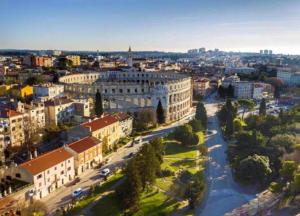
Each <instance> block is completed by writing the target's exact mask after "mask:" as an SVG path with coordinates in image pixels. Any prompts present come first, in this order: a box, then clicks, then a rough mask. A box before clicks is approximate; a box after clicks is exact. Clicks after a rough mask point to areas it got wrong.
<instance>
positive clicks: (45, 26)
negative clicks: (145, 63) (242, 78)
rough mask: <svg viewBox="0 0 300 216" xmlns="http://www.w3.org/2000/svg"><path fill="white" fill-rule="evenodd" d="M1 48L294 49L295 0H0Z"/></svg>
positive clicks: (298, 19) (297, 33)
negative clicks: (21, 0) (42, 0)
mask: <svg viewBox="0 0 300 216" xmlns="http://www.w3.org/2000/svg"><path fill="white" fill-rule="evenodd" d="M0 4H1V7H2V11H3V12H2V13H1V14H0V27H1V29H3V30H4V31H3V32H2V34H1V35H0V48H1V49H59V50H86V51H96V50H100V51H123V50H124V51H126V50H128V46H129V45H131V46H132V47H133V50H140V51H153V50H159V51H175V52H186V51H187V50H188V49H192V48H199V47H206V48H207V49H214V48H219V49H220V50H224V51H242V52H246V51H247V52H259V50H260V49H270V50H274V53H285V54H299V53H300V41H299V40H298V38H299V37H300V30H299V29H300V28H299V27H300V15H299V14H298V11H299V7H300V2H299V1H296V0H289V1H284V2H283V1H279V0H272V1H271V0H267V1H258V0H254V1H251V2H244V1H241V0H226V1H223V2H219V1H217V0H213V1H203V0H200V1H196V0H188V1H184V2H183V1H178V0H173V1H171V0H165V1H158V0H151V1H146V2H145V1H136V0H126V1H121V0H116V1H114V2H111V1H107V0H87V1H83V0H64V1H57V0H54V1H51V2H47V3H45V2H42V3H41V2H39V1H36V0H30V1H26V2H19V1H16V0H13V1H6V0H3V1H1V3H0Z"/></svg>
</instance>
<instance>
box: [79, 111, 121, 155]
mask: <svg viewBox="0 0 300 216" xmlns="http://www.w3.org/2000/svg"><path fill="white" fill-rule="evenodd" d="M81 126H82V127H84V128H87V129H89V131H90V133H91V135H92V136H93V137H95V138H97V139H99V140H100V141H102V143H103V146H104V147H103V148H105V149H112V148H113V146H114V144H116V143H117V142H118V141H119V139H120V138H121V137H122V135H123V132H122V129H121V126H120V122H119V120H118V118H116V117H115V116H113V115H106V116H103V117H101V118H96V119H95V120H92V121H90V122H86V123H83V124H82V125H81Z"/></svg>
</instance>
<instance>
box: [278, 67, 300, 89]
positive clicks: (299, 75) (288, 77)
mask: <svg viewBox="0 0 300 216" xmlns="http://www.w3.org/2000/svg"><path fill="white" fill-rule="evenodd" d="M277 78H278V79H280V80H282V81H283V83H284V84H285V85H288V86H295V85H300V72H296V71H293V70H292V69H290V68H281V69H278V71H277Z"/></svg>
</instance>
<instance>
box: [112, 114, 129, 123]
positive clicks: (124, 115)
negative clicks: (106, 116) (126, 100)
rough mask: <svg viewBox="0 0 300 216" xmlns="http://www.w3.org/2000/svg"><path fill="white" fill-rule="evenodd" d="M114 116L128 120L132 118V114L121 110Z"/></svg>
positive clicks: (120, 119)
mask: <svg viewBox="0 0 300 216" xmlns="http://www.w3.org/2000/svg"><path fill="white" fill-rule="evenodd" d="M114 116H115V117H116V118H117V119H118V120H119V121H123V120H126V119H128V118H130V115H128V114H127V113H124V112H119V113H116V114H114Z"/></svg>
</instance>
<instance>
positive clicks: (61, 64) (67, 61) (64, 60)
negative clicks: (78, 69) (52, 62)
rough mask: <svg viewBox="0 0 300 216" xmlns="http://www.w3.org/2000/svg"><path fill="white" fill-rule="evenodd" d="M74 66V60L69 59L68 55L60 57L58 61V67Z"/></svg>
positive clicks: (62, 68) (64, 68) (65, 68)
mask: <svg viewBox="0 0 300 216" xmlns="http://www.w3.org/2000/svg"><path fill="white" fill-rule="evenodd" d="M72 66H73V62H72V61H71V60H70V59H67V58H66V57H60V58H58V59H57V61H56V67H57V68H59V69H61V70H67V69H69V68H70V67H72Z"/></svg>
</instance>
